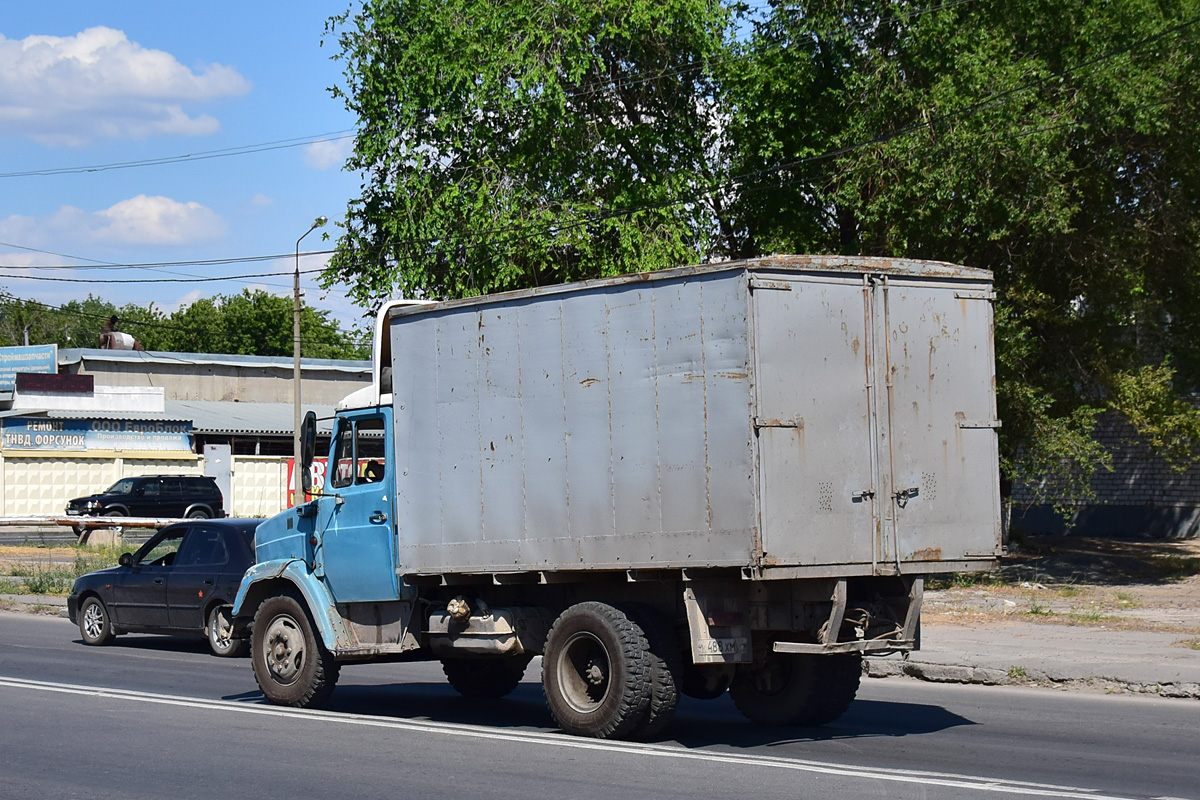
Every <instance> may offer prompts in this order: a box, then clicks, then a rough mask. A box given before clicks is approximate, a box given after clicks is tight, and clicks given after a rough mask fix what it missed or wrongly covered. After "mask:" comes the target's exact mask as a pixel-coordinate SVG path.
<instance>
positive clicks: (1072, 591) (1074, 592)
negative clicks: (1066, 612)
mask: <svg viewBox="0 0 1200 800" xmlns="http://www.w3.org/2000/svg"><path fill="white" fill-rule="evenodd" d="M1054 591H1055V592H1057V593H1058V596H1059V597H1078V596H1079V595H1081V594H1083V589H1082V588H1080V587H1078V586H1075V585H1073V584H1067V585H1065V586H1059V587H1057V588H1055V590H1054Z"/></svg>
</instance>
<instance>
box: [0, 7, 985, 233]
mask: <svg viewBox="0 0 1200 800" xmlns="http://www.w3.org/2000/svg"><path fill="white" fill-rule="evenodd" d="M971 2H974V0H950V2H945V3H941V4H938V5H935V6H930V7H929V8H924V9H914V10H913V11H911V12H907V13H900V14H895V15H893V16H890V17H882V18H881V19H880V20H878V21H877V23H887V22H893V21H906V20H913V19H917V18H919V17H921V16H923V15H925V14H928V13H932V12H935V11H941V10H945V9H948V8H954V7H956V6H960V5H964V4H967V3H971ZM748 9H749V10H757V11H765V10H767V6H763V5H752V6H748ZM877 23H870V24H867V23H864V24H861V25H857V26H846V30H848V31H850V32H852V33H853V32H858V33H862V32H865V31H867V30H869V29H870V28H871V27H873V26H874V25H875V24H877ZM820 35H821V34H820V33H819V32H812V33H808V34H806V36H805V38H808V39H809V40H811V41H812V42H814V43H815V41H816V39H817V37H818V36H820ZM750 56H751V54H748V53H747V54H740V53H729V54H726V55H724V56H722V57H719V58H714V59H705V60H703V61H702V62H700V63H697V64H693V65H691V66H688V67H683V68H680V69H674V70H659V71H657V72H651V73H649V74H642V76H641V77H638V73H637V72H634V73H631V74H630V75H628V76H627V77H629V78H630V80H626V81H624V82H623V85H625V86H638V85H643V84H647V83H653V82H654V81H657V80H661V79H663V78H666V77H669V76H683V75H686V74H688V73H692V72H697V71H700V70H704V69H712V68H714V67H716V66H719V65H722V64H725V63H727V62H730V61H740V60H744V59H746V58H749V57H750ZM611 85H612V82H611V81H607V80H606V81H604V82H599V81H597V82H595V83H592V84H591V85H583V86H580V87H579V88H577V89H575V90H574V91H570V92H565V93H564V97H565V98H566V99H568V100H576V99H581V98H585V97H589V96H593V95H596V94H598V93H599V92H601V91H602V90H604V89H607V88H608V87H610V86H611ZM553 99H554V98H552V97H542V98H538V99H533V100H529V101H527V102H525V103H521V104H517V105H516V106H513V108H517V109H520V108H533V107H535V106H538V105H542V104H544V103H548V102H551V100H553ZM498 109H499V106H496V105H493V106H487V105H485V106H482V107H480V108H478V109H472V110H469V111H465V112H463V113H462V114H460V115H443V116H442V118H443V119H451V120H454V119H455V117H456V116H457V119H458V121H459V122H465V121H469V120H470V119H473V118H475V117H476V116H477V115H478V114H481V113H482V114H486V113H488V112H490V111H495V110H498ZM355 136H356V131H355V129H353V128H346V129H342V130H337V131H329V132H327V133H318V134H310V135H307V136H298V137H293V138H289V139H277V140H274V141H268V142H259V143H256V144H248V145H239V146H236V147H229V148H223V149H218V150H202V151H199V152H196V153H183V154H179V155H173V156H162V157H159V158H147V159H139V160H135V161H115V162H109V163H103V164H91V165H79V166H68V167H45V168H41V169H32V170H21V171H14V172H0V178H23V177H45V176H52V175H77V174H86V173H96V172H108V171H111V170H120V169H135V168H140V167H153V166H164V165H168V164H178V163H185V162H194V161H205V160H209V159H214V158H227V157H230V156H239V155H249V154H254V153H263V152H270V151H273V150H283V149H289V148H295V147H304V146H306V145H309V144H316V143H318V142H337V141H344V140H346V139H352V138H354V137H355ZM29 249H32V248H29Z"/></svg>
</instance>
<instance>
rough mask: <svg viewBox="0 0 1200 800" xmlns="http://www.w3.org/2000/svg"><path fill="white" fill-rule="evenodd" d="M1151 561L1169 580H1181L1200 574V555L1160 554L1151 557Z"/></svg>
mask: <svg viewBox="0 0 1200 800" xmlns="http://www.w3.org/2000/svg"><path fill="white" fill-rule="evenodd" d="M1150 563H1151V564H1153V565H1154V567H1155V568H1156V569H1158V571H1159V572H1161V573H1162V576H1163V577H1164V578H1166V579H1167V580H1172V581H1181V580H1185V579H1186V578H1190V577H1192V576H1193V575H1200V556H1180V555H1174V554H1170V555H1159V556H1154V557H1153V558H1151V561H1150Z"/></svg>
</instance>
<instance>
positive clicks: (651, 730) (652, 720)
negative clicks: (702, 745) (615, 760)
mask: <svg viewBox="0 0 1200 800" xmlns="http://www.w3.org/2000/svg"><path fill="white" fill-rule="evenodd" d="M626 613H627V614H628V615H629V616H630V618H632V619H633V620H634V622H636V623H637V624H638V625H639V626H640V627H641V629H642V632H643V633H644V634H645V636H646V646H647V653H648V654H649V656H650V703H649V705H647V707H646V718H645V719H644V720H642V722H641V723H639V724H638V725H637V726H636V727H634V729H633V731H632V732H631V733H630V734H629V738H630V739H638V740H643V741H644V740H646V739H651V738H653V737H655V736H657V735H658V734H660V733H662V732H663V730H665V729H666V727H667V725H669V724H670V723H671V719H672V718H673V717H674V716H675V706H676V704H677V703H678V702H679V694H680V683H681V682H682V676H683V672H684V670H683V649H682V646H681V645H680V643H679V637H678V636H677V635H676V633H675V631H674V630H673V629H672V627H671V625H670V623H669V622H668V621H667V620H666V619H665V618H664V617H663V616H662V615H661V614H660V613H658V612H657V611H655V610H654V609H653V608H651V607H650V606H642V605H633V606H630V607H629V608H628V609H626Z"/></svg>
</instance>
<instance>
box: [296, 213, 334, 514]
mask: <svg viewBox="0 0 1200 800" xmlns="http://www.w3.org/2000/svg"><path fill="white" fill-rule="evenodd" d="M326 222H328V220H327V219H326V218H325V217H317V218H316V219H315V220H314V221H313V224H312V227H310V228H309V229H308V230H306V231H305V232H304V235H303V236H301V237H300V238H299V239H297V240H296V280H295V282H294V283H293V285H292V397H293V398H294V400H295V412H296V414H295V418H294V423H295V429H294V431H293V433H292V463H293V465H294V466H293V468H292V490H293V491H294V492H295V494H294V495H293V498H292V499H293V503H292V505H297V506H298V505H300V504H301V503H303V502H304V483H303V481H302V480H301V475H300V470H301V469H303V468H304V465H303V464H302V463H301V459H300V424H301V414H300V242H301V241H302V240H303V239H304V237H305V236H308V235H309V234H310V233H312V232H313V231H315V230H316V229H317V228H321V227H324V225H325V223H326Z"/></svg>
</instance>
